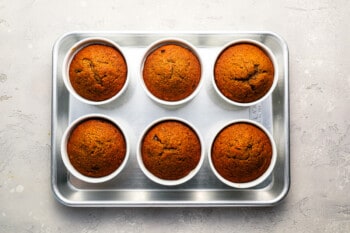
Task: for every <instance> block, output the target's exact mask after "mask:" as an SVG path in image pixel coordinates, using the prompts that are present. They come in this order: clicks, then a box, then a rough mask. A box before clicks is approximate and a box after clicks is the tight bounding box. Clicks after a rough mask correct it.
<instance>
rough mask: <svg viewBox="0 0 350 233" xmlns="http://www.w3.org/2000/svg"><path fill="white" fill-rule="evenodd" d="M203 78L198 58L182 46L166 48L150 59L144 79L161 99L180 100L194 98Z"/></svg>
mask: <svg viewBox="0 0 350 233" xmlns="http://www.w3.org/2000/svg"><path fill="white" fill-rule="evenodd" d="M200 78H201V66H200V62H199V60H198V58H197V57H196V55H195V54H194V53H193V52H191V51H190V50H189V49H187V48H184V47H182V46H179V45H175V44H169V45H164V46H161V47H159V48H157V49H156V50H154V51H153V52H152V53H151V54H149V55H148V56H147V58H146V61H145V63H144V67H143V80H144V83H145V85H146V87H147V89H148V90H149V91H150V92H151V93H152V94H153V95H154V96H156V97H157V98H159V99H162V100H166V101H178V100H182V99H184V98H186V97H188V96H189V95H191V94H192V93H193V92H194V91H195V89H196V88H197V86H198V84H199V81H200Z"/></svg>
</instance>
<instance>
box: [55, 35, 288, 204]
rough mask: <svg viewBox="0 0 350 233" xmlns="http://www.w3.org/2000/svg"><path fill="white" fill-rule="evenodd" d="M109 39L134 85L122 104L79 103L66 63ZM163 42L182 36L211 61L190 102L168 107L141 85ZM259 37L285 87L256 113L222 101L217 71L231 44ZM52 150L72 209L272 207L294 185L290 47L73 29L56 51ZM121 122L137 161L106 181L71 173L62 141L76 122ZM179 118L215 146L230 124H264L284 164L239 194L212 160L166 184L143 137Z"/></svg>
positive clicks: (267, 38)
mask: <svg viewBox="0 0 350 233" xmlns="http://www.w3.org/2000/svg"><path fill="white" fill-rule="evenodd" d="M96 36H99V37H105V38H108V39H111V40H113V41H115V42H116V43H117V44H119V45H120V46H121V49H122V51H123V52H124V55H125V58H126V60H127V63H128V71H129V72H130V76H129V78H130V83H129V87H128V89H127V90H126V92H125V93H124V94H123V96H122V97H121V98H120V99H118V100H117V101H115V102H113V103H111V104H109V105H106V106H91V105H86V104H83V103H81V102H79V101H78V100H77V99H75V98H74V97H73V96H71V95H70V94H69V93H68V91H67V90H66V88H65V86H64V84H63V80H62V72H61V70H62V64H63V58H64V56H65V54H66V53H67V51H68V50H69V49H70V47H71V46H72V45H73V44H75V43H76V42H77V41H79V40H81V39H85V38H87V37H96ZM163 38H180V39H184V40H187V41H188V42H190V43H192V44H193V45H194V46H195V47H196V48H197V49H198V53H199V55H200V56H201V58H202V62H203V79H204V80H203V85H202V87H201V89H200V91H199V93H198V95H197V96H196V97H195V98H194V99H193V100H192V101H191V102H189V103H188V104H186V105H185V106H183V107H180V108H176V109H168V108H164V107H162V106H159V105H157V104H156V103H155V102H153V101H152V100H151V99H150V98H149V97H148V96H147V95H146V92H145V91H144V90H143V89H142V85H141V83H140V66H141V59H142V56H143V55H144V53H145V52H146V49H147V47H148V46H149V45H150V44H151V43H153V42H154V41H156V40H159V39H163ZM236 39H254V40H257V41H260V42H262V43H263V44H265V45H266V46H268V47H269V48H270V50H271V51H272V52H273V53H274V55H275V56H276V60H277V63H278V84H277V87H276V89H275V91H274V92H273V93H272V95H271V96H270V97H269V98H267V99H266V100H265V101H263V102H262V103H261V104H258V105H255V106H253V107H250V108H237V107H232V106H230V105H228V104H227V103H225V102H224V101H223V100H221V99H220V98H219V97H218V96H217V94H216V93H215V92H214V88H213V87H212V83H211V79H212V73H213V72H212V70H213V65H214V62H215V59H216V56H217V54H218V53H219V51H220V49H221V48H222V47H223V46H224V45H225V44H227V43H228V42H230V41H232V40H236ZM52 71H53V72H52V136H51V137H52V147H51V150H52V151H51V185H52V190H53V193H54V195H55V197H56V199H57V200H58V201H59V202H61V203H62V204H64V205H67V206H110V207H118V206H130V207H131V206H133V207H134V206H137V207H143V206H174V207H179V206H271V205H275V204H277V203H279V202H280V201H281V200H282V199H283V198H284V197H285V196H286V195H287V193H288V190H289V186H290V168H289V166H290V164H289V99H288V95H289V90H288V49H287V45H286V43H285V42H284V41H283V39H281V38H280V37H279V36H278V35H276V34H274V33H271V32H169V33H167V32H71V33H68V34H65V35H63V36H61V37H60V38H59V39H58V40H57V41H56V43H55V45H54V48H53V61H52ZM89 113H102V114H106V115H108V116H111V117H113V118H114V119H116V120H117V122H118V123H119V124H120V126H121V127H122V128H123V129H125V130H126V134H127V136H128V137H129V139H130V142H131V151H130V152H131V153H130V158H129V161H128V163H127V166H126V167H125V169H124V170H123V171H122V172H121V173H120V175H118V176H117V177H116V178H115V179H113V180H111V181H109V182H106V183H103V184H88V183H84V182H82V181H80V180H78V179H76V178H74V177H73V176H71V175H70V174H69V173H68V172H67V170H66V168H65V167H64V165H63V162H62V160H61V153H60V143H61V137H62V135H63V132H64V130H65V129H66V127H67V126H68V124H69V123H70V122H72V121H73V120H75V119H76V118H78V117H80V116H82V115H85V114H89ZM167 116H175V117H180V118H183V119H185V120H187V121H189V122H190V123H192V124H193V125H194V126H195V127H197V128H198V129H199V131H200V133H201V135H202V137H203V139H204V143H205V145H206V148H205V150H206V156H207V154H208V153H207V151H208V149H209V148H208V147H209V146H208V145H209V144H210V141H211V140H212V137H213V136H214V133H215V132H216V131H218V130H219V128H220V127H221V126H223V125H224V124H225V123H227V122H229V121H231V120H233V119H238V118H245V119H252V120H255V121H257V122H260V123H262V124H263V125H264V126H265V127H266V128H267V129H268V130H269V131H270V132H271V133H272V135H273V137H274V139H275V141H276V146H277V153H278V155H277V163H276V167H275V169H274V171H273V173H272V175H271V176H270V177H269V178H268V179H267V180H266V181H265V182H263V183H262V184H260V185H259V186H256V187H253V188H250V189H234V188H231V187H228V186H226V185H224V184H222V183H221V182H220V181H219V180H218V179H217V178H216V177H215V176H214V174H213V173H212V171H211V170H210V167H209V162H208V158H207V157H206V158H205V161H204V163H203V166H202V168H201V170H200V171H199V173H198V174H197V175H196V176H195V177H194V178H193V179H192V180H190V181H189V182H187V183H185V184H182V185H179V186H175V187H164V186H161V185H159V184H156V183H153V182H152V181H150V180H148V178H147V177H146V176H145V175H144V174H143V173H142V171H141V169H140V168H139V167H138V164H137V160H136V144H137V140H138V138H139V137H140V136H141V135H140V134H141V132H142V131H143V130H144V129H145V128H146V127H147V125H148V124H150V123H151V122H153V121H154V120H156V119H158V118H161V117H167Z"/></svg>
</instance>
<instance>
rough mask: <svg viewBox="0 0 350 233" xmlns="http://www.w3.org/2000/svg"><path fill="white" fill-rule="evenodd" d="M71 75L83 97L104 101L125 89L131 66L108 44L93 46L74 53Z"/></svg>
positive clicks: (76, 88)
mask: <svg viewBox="0 0 350 233" xmlns="http://www.w3.org/2000/svg"><path fill="white" fill-rule="evenodd" d="M69 78H70V82H71V84H72V86H73V88H74V90H75V91H76V92H77V93H78V94H79V95H80V96H82V97H83V98H85V99H88V100H92V101H103V100H107V99H109V98H111V97H113V96H114V95H116V94H117V93H118V92H119V91H120V90H121V89H122V88H123V86H124V84H125V82H126V78H127V65H126V62H125V60H124V57H123V56H122V54H121V53H120V52H119V51H118V50H117V49H115V48H112V47H110V46H107V45H100V44H94V45H89V46H87V47H85V48H83V49H81V50H80V51H79V52H78V53H77V54H76V55H75V56H74V58H73V60H72V62H71V64H70V67H69Z"/></svg>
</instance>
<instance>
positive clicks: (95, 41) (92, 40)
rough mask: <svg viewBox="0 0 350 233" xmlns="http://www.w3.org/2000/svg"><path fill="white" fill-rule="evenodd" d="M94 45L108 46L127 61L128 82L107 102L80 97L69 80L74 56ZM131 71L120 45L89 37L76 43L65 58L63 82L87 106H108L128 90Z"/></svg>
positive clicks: (107, 40)
mask: <svg viewBox="0 0 350 233" xmlns="http://www.w3.org/2000/svg"><path fill="white" fill-rule="evenodd" d="M93 44H101V45H107V46H110V47H112V48H115V49H116V50H118V51H119V52H120V54H121V55H122V57H123V58H124V60H125V63H126V66H127V75H126V81H125V83H124V86H123V87H122V89H121V90H120V91H119V92H118V93H117V94H115V95H114V96H112V97H111V98H109V99H106V100H102V101H93V100H88V99H86V98H84V97H82V96H81V95H79V94H78V93H77V92H76V91H75V90H74V88H73V86H72V84H71V82H70V79H69V67H70V64H71V62H72V60H73V58H74V56H75V55H76V54H77V53H78V52H79V51H80V50H81V49H83V48H85V47H87V46H89V45H93ZM129 73H130V72H129V70H128V63H127V60H126V58H125V55H124V53H123V52H122V50H121V48H120V46H119V45H118V44H116V43H115V42H114V41H112V40H109V39H106V38H103V37H89V38H86V39H83V40H80V41H78V42H77V43H75V44H74V45H73V46H72V47H71V48H70V49H69V50H68V52H67V54H66V56H65V57H64V60H63V65H62V78H63V82H64V84H65V86H66V88H67V89H68V91H69V93H70V94H71V95H72V96H74V97H75V98H76V99H78V100H80V101H81V102H83V103H85V104H90V105H104V104H108V103H111V102H112V101H114V100H116V99H117V98H119V97H120V96H121V95H122V94H123V93H124V92H125V90H126V89H127V86H128V84H129V79H130V78H129Z"/></svg>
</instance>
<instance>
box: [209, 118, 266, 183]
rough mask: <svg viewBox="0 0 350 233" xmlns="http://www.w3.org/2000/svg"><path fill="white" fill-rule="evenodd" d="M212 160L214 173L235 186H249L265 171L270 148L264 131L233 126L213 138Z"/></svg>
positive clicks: (255, 127) (240, 125) (250, 125)
mask: <svg viewBox="0 0 350 233" xmlns="http://www.w3.org/2000/svg"><path fill="white" fill-rule="evenodd" d="M211 159H212V162H213V165H214V167H215V169H216V171H217V172H218V173H219V174H220V175H221V176H222V177H224V178H225V179H226V180H229V181H231V182H235V183H244V182H250V181H253V180H255V179H257V178H259V177H260V176H261V175H262V174H264V172H265V171H266V170H267V169H268V167H269V166H270V163H271V159H272V145H271V142H270V140H269V137H268V136H267V135H266V134H265V132H264V131H263V130H261V129H260V128H258V127H257V126H254V125H252V124H249V123H234V124H231V125H229V126H227V127H225V128H224V129H223V130H222V131H220V132H219V134H218V135H217V136H216V138H215V140H214V142H213V145H212V148H211Z"/></svg>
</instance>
